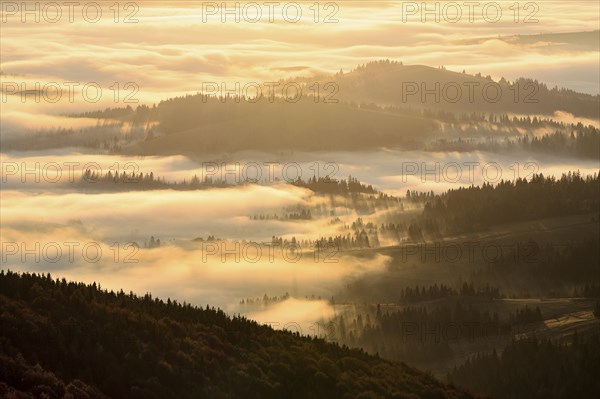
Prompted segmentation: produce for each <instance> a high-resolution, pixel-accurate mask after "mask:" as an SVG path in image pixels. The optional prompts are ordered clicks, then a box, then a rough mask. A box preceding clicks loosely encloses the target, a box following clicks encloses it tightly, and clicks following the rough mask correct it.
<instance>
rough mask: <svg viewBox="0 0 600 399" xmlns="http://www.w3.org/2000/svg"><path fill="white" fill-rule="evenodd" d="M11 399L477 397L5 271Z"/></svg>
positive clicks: (362, 362) (128, 298)
mask: <svg viewBox="0 0 600 399" xmlns="http://www.w3.org/2000/svg"><path fill="white" fill-rule="evenodd" d="M0 318H1V320H0V360H1V361H0V396H2V397H4V398H24V399H27V398H36V399H38V398H65V399H66V398H106V397H112V398H125V397H126V398H131V399H134V398H177V399H184V398H284V397H285V398H413V399H416V398H470V397H472V396H471V395H470V394H468V393H467V392H465V391H463V390H461V389H458V388H455V387H453V386H448V385H444V384H442V383H440V382H438V381H437V380H435V379H434V378H433V377H431V376H430V375H428V374H424V373H422V372H420V371H418V370H415V369H412V368H410V367H408V366H406V365H404V364H399V363H393V362H388V361H385V360H382V359H380V358H379V357H377V356H371V355H367V354H366V353H365V352H363V351H362V350H351V349H349V348H347V347H340V346H337V345H334V344H331V343H326V342H325V341H323V340H321V339H316V338H310V337H301V336H299V335H297V334H293V333H291V332H285V331H274V330H273V329H271V328H270V327H268V326H261V325H258V324H257V323H255V322H252V321H249V320H247V319H245V318H243V317H233V318H231V317H228V316H227V315H226V314H225V313H224V312H222V311H220V310H215V309H214V308H212V309H209V308H208V306H207V307H206V309H202V308H196V307H192V306H191V305H189V304H185V303H183V304H180V303H177V302H175V301H171V300H167V302H163V301H161V300H158V299H155V298H152V296H151V295H149V294H146V295H145V296H143V297H138V296H135V295H134V294H133V293H130V294H125V293H124V292H122V291H120V292H118V293H115V292H112V291H111V292H107V291H105V290H102V289H101V288H100V287H99V286H97V285H96V284H95V283H94V284H92V285H84V284H81V283H79V284H78V283H72V282H71V283H69V282H67V281H66V280H64V279H63V280H53V279H52V278H51V277H50V275H46V276H42V275H35V274H34V275H31V274H16V273H12V272H6V273H5V272H4V271H2V272H0Z"/></svg>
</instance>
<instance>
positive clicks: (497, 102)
mask: <svg viewBox="0 0 600 399" xmlns="http://www.w3.org/2000/svg"><path fill="white" fill-rule="evenodd" d="M518 39H519V40H527V39H525V38H518ZM507 40H508V39H507ZM515 40H516V39H515ZM320 79H321V80H322V81H323V82H329V81H331V82H335V84H337V85H338V87H339V93H338V95H337V97H338V98H340V99H342V100H346V101H356V102H366V103H369V102H373V103H376V104H380V105H394V106H410V107H417V108H428V109H439V110H445V111H451V112H458V113H471V112H495V113H517V114H547V115H552V114H554V112H555V111H559V110H560V111H566V112H569V113H571V114H573V115H575V116H580V117H587V118H595V119H598V118H599V112H600V111H599V107H600V96H591V95H588V94H582V93H577V92H574V91H572V90H566V89H549V88H548V87H547V86H546V85H545V84H543V83H542V82H538V81H535V80H531V79H519V80H517V81H516V82H510V84H511V85H512V86H511V85H509V83H508V82H507V81H503V80H501V81H500V82H494V81H493V80H492V79H491V78H490V77H484V76H481V75H479V74H478V75H469V74H466V73H459V72H453V71H449V70H446V69H443V68H433V67H429V66H424V65H403V64H401V63H398V62H393V61H389V60H386V61H377V62H372V63H369V64H366V65H363V66H360V67H358V68H356V69H355V70H353V71H351V72H348V73H338V74H336V75H334V76H333V77H321V78H320ZM308 80H310V79H308ZM300 81H303V80H300ZM307 82H308V81H307ZM513 84H516V86H514V85H513Z"/></svg>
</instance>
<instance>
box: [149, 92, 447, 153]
mask: <svg viewBox="0 0 600 399" xmlns="http://www.w3.org/2000/svg"><path fill="white" fill-rule="evenodd" d="M157 115H158V120H159V121H160V125H159V128H158V129H159V130H160V131H161V132H163V133H166V134H165V135H164V136H160V137H156V138H154V139H153V140H148V141H146V142H144V143H142V144H141V147H142V151H143V153H146V154H151V155H155V154H171V153H182V154H189V153H196V154H197V153H208V152H211V151H235V150H247V149H255V150H263V151H269V150H279V149H294V150H298V151H302V150H313V151H314V150H355V149H364V148H376V147H383V146H399V145H403V144H407V143H410V142H411V141H412V140H416V139H417V138H418V139H423V138H426V137H427V136H428V135H429V134H430V133H431V132H432V131H433V130H434V128H435V126H436V123H435V122H433V121H430V120H426V119H425V118H422V117H420V116H409V115H401V114H398V113H391V112H383V111H378V110H368V109H360V108H357V107H351V106H348V105H343V104H325V103H315V102H314V101H313V100H312V99H305V100H302V101H300V102H297V103H289V102H285V101H282V100H278V101H275V102H269V101H268V100H264V101H261V102H258V103H250V102H245V101H240V102H239V103H236V102H235V101H234V100H228V101H227V102H226V103H221V102H220V101H219V100H217V99H214V98H213V99H210V100H208V101H207V100H205V99H203V96H201V95H197V96H188V97H183V98H176V99H171V100H167V101H165V102H162V103H161V104H159V106H158V107H157Z"/></svg>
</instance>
